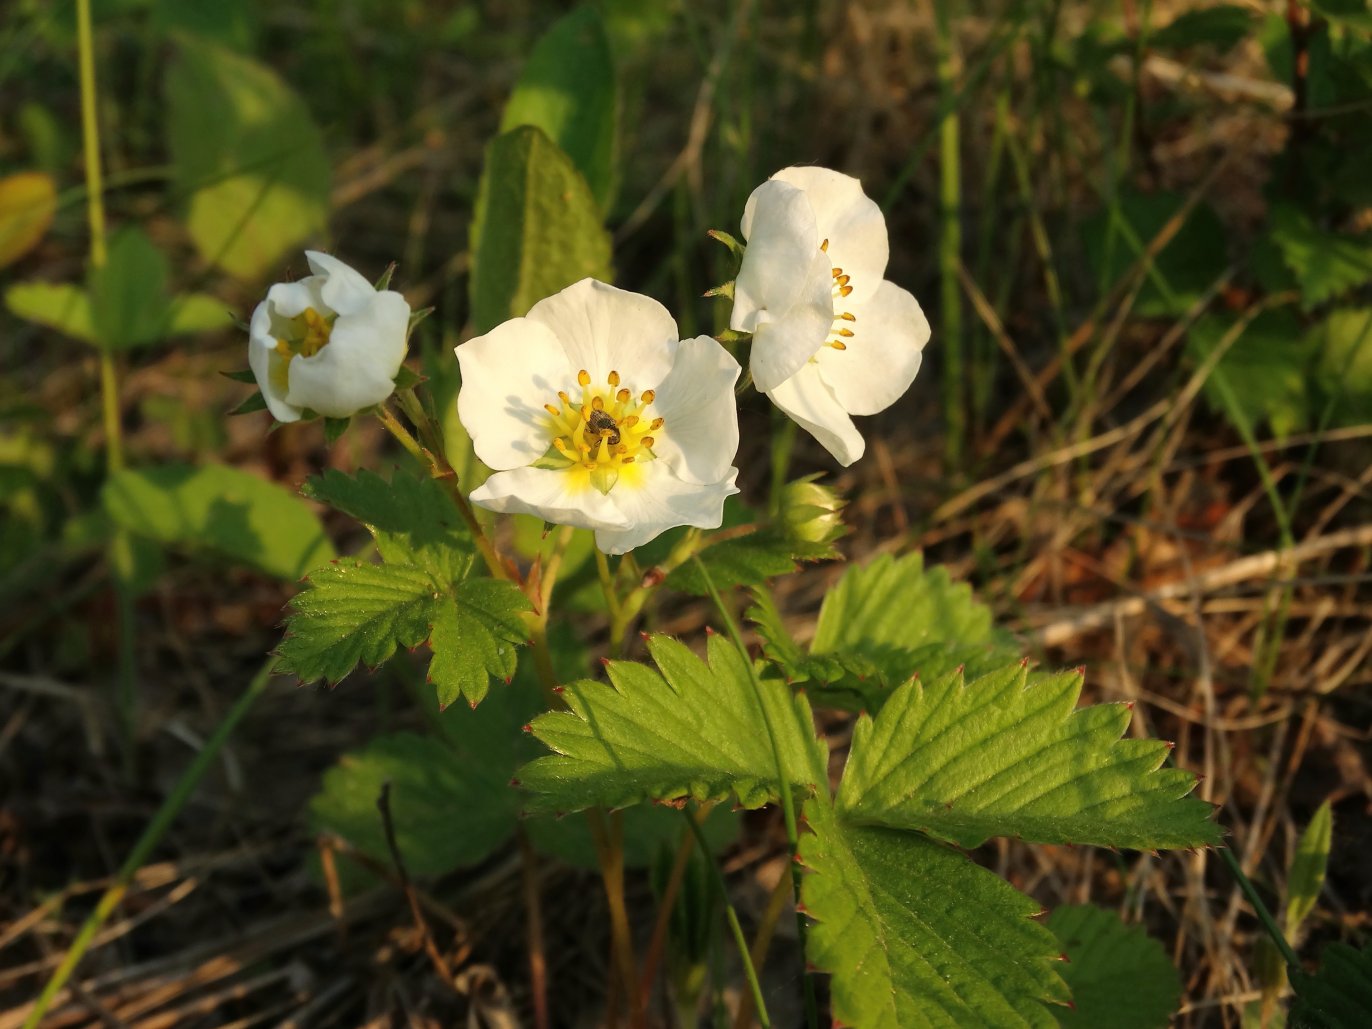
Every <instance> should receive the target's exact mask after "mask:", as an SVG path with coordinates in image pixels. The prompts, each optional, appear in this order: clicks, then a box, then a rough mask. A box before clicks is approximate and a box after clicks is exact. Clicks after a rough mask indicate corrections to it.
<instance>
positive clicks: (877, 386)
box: [815, 282, 929, 414]
mask: <svg viewBox="0 0 1372 1029" xmlns="http://www.w3.org/2000/svg"><path fill="white" fill-rule="evenodd" d="M853 313H854V315H855V316H856V319H857V320H856V321H854V322H851V323H844V324H845V325H846V326H847V327H848V328H849V329H850V330H851V331H852V333H853V335H852V336H851V337H850V338H848V339H845V340H844V342H845V343H846V344H847V346H848V349H847V350H835V349H834V348H833V347H821V348H820V350H819V353H818V354H816V355H815V360H816V361H817V362H818V363H819V374H820V377H821V378H823V379H824V381H825V382H826V383H827V384H828V386H829V388H830V389H832V390H833V393H834V396H835V397H836V398H837V400H838V402H839V403H840V404H842V405H843V407H844V409H845V410H847V411H848V413H849V414H876V413H877V412H878V411H884V410H885V409H886V408H888V407H890V406H891V405H892V404H894V403H895V402H896V401H897V400H898V399H899V398H900V397H901V395H902V394H903V393H904V392H905V391H906V390H907V389H909V388H910V383H912V382H913V381H914V380H915V373H916V372H918V371H919V366H920V361H921V359H922V357H923V353H922V352H923V350H924V344H926V343H928V342H929V322H928V320H927V319H926V318H925V317H924V312H923V311H922V310H920V306H919V301H917V300H916V299H915V298H914V297H913V296H912V295H911V294H910V293H908V292H907V291H906V290H903V289H901V288H900V287H899V286H896V285H893V284H892V283H890V282H882V284H881V285H880V286H879V287H878V288H877V291H876V293H875V294H874V295H873V296H872V298H871V299H870V300H868V301H867V302H866V303H865V304H861V305H859V306H858V307H857V309H856V310H855V311H854V312H853Z"/></svg>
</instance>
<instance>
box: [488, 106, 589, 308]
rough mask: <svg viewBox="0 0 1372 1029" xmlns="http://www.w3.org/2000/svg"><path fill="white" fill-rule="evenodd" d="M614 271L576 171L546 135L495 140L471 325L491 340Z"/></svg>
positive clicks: (525, 131)
mask: <svg viewBox="0 0 1372 1029" xmlns="http://www.w3.org/2000/svg"><path fill="white" fill-rule="evenodd" d="M587 276H592V277H594V278H598V279H601V280H603V281H609V280H610V279H611V277H612V275H611V271H610V236H609V233H607V232H606V231H605V228H604V226H603V225H602V224H601V216H600V209H599V207H598V205H597V204H596V201H595V198H594V197H593V196H592V195H591V191H590V189H589V188H588V187H587V185H586V180H585V179H583V178H582V177H581V173H580V172H578V171H577V169H576V166H575V165H574V164H573V163H572V162H571V160H570V159H569V158H568V157H567V155H566V154H564V153H563V152H562V151H561V150H560V149H559V148H558V146H557V144H556V143H554V142H552V140H550V139H549V138H548V137H547V136H546V135H544V133H543V132H542V131H540V130H539V129H536V128H532V127H529V126H525V127H524V128H519V129H515V130H513V131H512V132H507V133H505V134H504V135H502V136H498V137H496V139H494V140H493V141H492V142H491V144H490V145H489V146H488V147H487V148H486V164H485V167H484V168H483V170H482V173H481V184H480V187H479V190H478V195H477V202H476V214H475V218H474V221H473V225H472V275H471V298H472V322H473V324H474V326H475V328H476V331H477V332H489V331H490V330H491V329H493V328H494V327H495V326H496V325H499V324H500V323H501V322H503V321H506V320H507V319H509V318H515V317H519V316H521V315H523V314H524V313H525V312H527V311H528V310H529V308H530V307H532V306H533V305H534V304H535V303H537V302H538V301H540V300H542V299H543V298H544V297H547V296H551V295H552V294H553V293H556V292H557V291H558V290H560V289H563V288H564V287H566V286H570V285H571V284H572V283H574V282H577V281H579V280H580V279H583V278H586V277H587Z"/></svg>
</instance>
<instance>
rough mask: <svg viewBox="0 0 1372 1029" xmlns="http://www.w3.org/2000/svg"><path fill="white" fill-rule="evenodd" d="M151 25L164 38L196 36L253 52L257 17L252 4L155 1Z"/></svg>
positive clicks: (224, 0)
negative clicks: (188, 33) (177, 35)
mask: <svg viewBox="0 0 1372 1029" xmlns="http://www.w3.org/2000/svg"><path fill="white" fill-rule="evenodd" d="M149 25H150V26H151V27H152V28H153V29H155V30H157V31H158V32H161V33H164V34H168V35H171V34H175V33H177V32H183V31H184V32H193V33H195V34H196V35H197V36H202V37H204V38H205V39H208V40H211V41H212V42H215V43H221V44H223V45H224V46H229V47H233V49H235V50H241V51H249V50H251V49H252V47H253V43H254V42H255V40H256V38H257V15H256V11H255V9H254V6H253V5H252V4H251V3H249V2H248V0H152V13H151V16H150V20H149Z"/></svg>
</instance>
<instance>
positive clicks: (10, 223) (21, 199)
mask: <svg viewBox="0 0 1372 1029" xmlns="http://www.w3.org/2000/svg"><path fill="white" fill-rule="evenodd" d="M56 212H57V184H56V183H54V182H53V181H52V177H51V176H50V175H47V174H45V173H44V172H33V171H30V172H18V173H17V174H14V175H6V176H4V177H3V178H0V268H3V267H5V265H7V264H13V263H14V262H15V261H17V260H19V258H21V257H23V256H24V255H25V254H27V253H28V252H29V251H30V250H32V249H33V248H34V247H36V246H37V245H38V244H39V243H40V242H42V239H43V236H44V235H46V234H47V231H48V227H49V226H50V225H52V218H53V215H54V214H55V213H56Z"/></svg>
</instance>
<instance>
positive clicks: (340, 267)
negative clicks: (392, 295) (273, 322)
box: [305, 250, 399, 315]
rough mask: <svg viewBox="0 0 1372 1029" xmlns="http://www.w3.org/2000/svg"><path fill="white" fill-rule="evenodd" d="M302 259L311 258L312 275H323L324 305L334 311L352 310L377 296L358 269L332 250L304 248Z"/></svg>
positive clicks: (359, 308) (363, 305) (346, 313)
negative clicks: (337, 256) (344, 261)
mask: <svg viewBox="0 0 1372 1029" xmlns="http://www.w3.org/2000/svg"><path fill="white" fill-rule="evenodd" d="M305 259H306V260H308V261H309V262H310V269H311V270H312V271H313V272H314V273H315V275H317V276H319V277H321V278H322V279H323V282H322V284H321V287H320V294H321V296H322V298H323V301H324V305H325V306H326V307H328V309H329V310H330V311H333V312H334V313H335V314H340V315H349V314H355V313H357V312H358V311H360V310H362V309H363V308H364V307H366V305H367V304H368V303H369V302H370V301H371V298H372V297H374V296H376V293H377V291H376V288H375V287H374V286H372V284H371V283H370V282H368V281H367V280H366V278H365V277H364V276H363V275H362V273H361V272H358V271H356V270H354V269H353V268H352V267H350V266H349V265H346V264H344V263H343V262H342V261H340V260H339V259H338V258H336V257H334V256H333V255H332V254H325V253H321V252H320V251H318V250H306V251H305ZM387 292H390V291H389V290H387ZM397 295H399V294H397Z"/></svg>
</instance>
